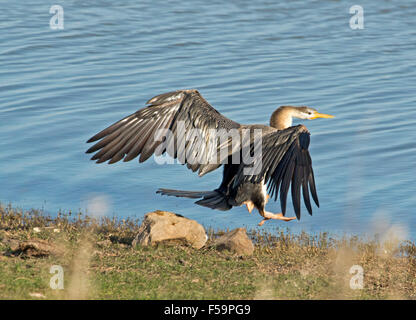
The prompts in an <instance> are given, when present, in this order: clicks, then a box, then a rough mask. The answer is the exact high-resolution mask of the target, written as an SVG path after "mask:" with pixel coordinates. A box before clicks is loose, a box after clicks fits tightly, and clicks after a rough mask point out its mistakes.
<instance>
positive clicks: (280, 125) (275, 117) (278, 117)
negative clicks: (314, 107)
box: [270, 107, 292, 130]
mask: <svg viewBox="0 0 416 320" xmlns="http://www.w3.org/2000/svg"><path fill="white" fill-rule="evenodd" d="M270 126H271V127H273V128H276V129H278V130H283V129H286V128H289V127H291V126H292V110H291V109H290V108H289V107H280V108H278V109H277V110H275V111H274V112H273V114H272V116H271V117H270Z"/></svg>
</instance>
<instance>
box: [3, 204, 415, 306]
mask: <svg viewBox="0 0 416 320" xmlns="http://www.w3.org/2000/svg"><path fill="white" fill-rule="evenodd" d="M137 230H138V221H131V220H115V219H101V220H99V221H98V220H95V219H91V218H88V217H86V216H83V215H79V214H77V215H75V216H74V215H60V214H58V216H57V217H56V218H48V217H45V216H43V215H42V214H40V213H39V212H37V211H35V210H32V211H30V212H22V211H21V210H15V209H13V208H11V207H0V299H415V298H416V246H415V244H414V243H411V242H397V241H395V240H394V239H391V240H390V241H387V242H383V243H380V242H379V241H376V240H362V239H358V238H354V237H351V238H342V239H335V238H331V237H330V236H328V235H327V234H320V235H317V236H312V235H308V234H306V233H302V234H299V235H294V234H291V233H289V232H285V231H281V232H277V233H276V234H274V235H271V234H267V233H259V232H258V231H248V233H249V235H250V237H251V238H252V239H253V241H254V243H255V246H256V249H255V252H254V254H253V255H252V256H249V257H243V256H237V255H234V254H232V253H230V252H218V251H216V250H214V249H205V248H203V249H200V250H196V249H193V248H189V247H173V246H164V245H159V246H157V247H140V246H138V247H136V248H133V247H131V245H130V243H131V241H132V239H133V238H134V236H135V234H136V232H137ZM220 233H221V231H215V232H214V231H213V230H209V238H210V239H209V241H212V239H213V238H215V237H216V236H217V235H218V234H220ZM29 240H30V241H33V242H35V243H40V244H41V245H46V246H47V247H46V249H45V250H44V252H43V251H42V250H40V251H39V250H38V251H36V250H34V249H30V246H29V249H27V250H24V246H22V244H24V243H28V242H27V241H29ZM48 250H49V252H48ZM53 265H59V266H62V268H63V271H64V289H63V290H59V289H57V290H53V289H51V288H50V279H51V277H52V276H53V275H54V274H51V273H50V268H51V266H53ZM353 265H359V266H361V267H362V269H363V271H364V278H363V285H364V287H363V289H361V290H360V289H358V290H352V289H351V288H350V279H351V277H352V275H351V274H350V273H349V271H350V268H351V267H352V266H353Z"/></svg>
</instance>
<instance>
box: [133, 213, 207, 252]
mask: <svg viewBox="0 0 416 320" xmlns="http://www.w3.org/2000/svg"><path fill="white" fill-rule="evenodd" d="M207 238H208V237H207V235H206V233H205V229H204V227H203V226H202V225H200V224H199V223H198V222H196V221H195V220H191V219H188V218H185V217H183V216H181V215H179V214H175V213H172V212H168V211H160V210H156V211H154V212H149V213H147V214H146V215H145V218H144V220H143V223H142V224H141V226H140V228H139V233H138V234H137V235H136V237H135V238H134V240H133V243H132V245H133V246H136V245H137V244H140V245H154V244H157V243H162V242H163V243H175V244H176V243H177V244H184V245H190V246H192V247H194V248H196V249H200V248H202V247H203V246H204V244H205V242H206V241H207Z"/></svg>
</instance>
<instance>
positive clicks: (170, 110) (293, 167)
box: [87, 90, 332, 224]
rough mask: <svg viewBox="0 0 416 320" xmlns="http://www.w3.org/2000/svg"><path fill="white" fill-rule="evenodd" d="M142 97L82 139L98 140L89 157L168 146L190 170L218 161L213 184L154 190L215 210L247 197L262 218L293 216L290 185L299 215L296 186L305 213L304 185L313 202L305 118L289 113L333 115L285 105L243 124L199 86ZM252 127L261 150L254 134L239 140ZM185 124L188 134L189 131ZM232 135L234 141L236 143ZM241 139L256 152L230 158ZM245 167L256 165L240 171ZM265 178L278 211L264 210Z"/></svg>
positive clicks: (204, 169) (239, 151)
mask: <svg viewBox="0 0 416 320" xmlns="http://www.w3.org/2000/svg"><path fill="white" fill-rule="evenodd" d="M147 104H149V106H147V107H145V108H143V109H140V110H138V111H137V112H135V113H133V114H131V115H130V116H127V117H125V118H124V119H122V120H120V121H118V122H116V123H114V124H113V125H111V126H109V127H108V128H106V129H104V130H103V131H101V132H99V133H97V134H96V135H95V136H93V137H92V138H91V139H89V140H88V142H95V141H98V140H100V141H98V142H97V143H96V144H94V145H93V146H92V147H91V148H89V149H88V150H87V153H92V152H96V153H95V154H94V156H93V157H92V158H91V159H92V160H97V163H101V162H105V161H109V163H110V164H111V163H115V162H117V161H120V160H122V159H123V160H124V161H130V160H132V159H134V158H136V157H138V156H140V158H139V162H143V161H146V160H147V159H148V158H149V157H150V156H151V155H152V154H155V155H161V154H164V153H168V154H169V155H170V156H171V157H173V158H177V159H178V160H179V161H180V162H181V163H183V164H186V165H187V167H188V168H189V169H191V170H192V171H198V174H199V175H200V176H203V175H204V174H206V173H208V172H210V171H212V170H215V169H217V168H218V167H219V166H221V165H224V173H223V179H222V182H221V185H220V186H219V187H218V188H217V189H215V190H213V191H202V192H200V191H179V190H171V189H159V190H158V191H157V192H158V193H161V194H164V195H171V196H176V197H187V198H194V199H200V200H198V201H197V202H196V203H197V204H199V205H202V206H206V207H209V208H212V209H219V210H229V209H231V208H232V207H233V206H240V205H242V204H246V205H247V208H248V209H249V211H250V212H251V210H252V209H253V207H255V208H257V209H258V210H259V213H260V214H261V215H262V216H263V218H264V220H263V221H262V222H261V224H262V223H263V222H264V221H265V220H268V219H279V220H285V221H289V220H292V219H293V218H286V217H285V212H286V199H287V194H288V191H289V187H290V186H291V195H292V202H293V206H294V210H295V213H296V216H297V218H298V219H300V212H301V210H300V206H301V203H300V193H301V189H302V193H303V199H304V203H305V206H306V208H307V210H308V212H309V213H310V214H312V206H311V202H310V198H309V192H310V193H311V194H312V198H313V200H314V201H315V203H316V205H317V206H319V202H318V196H317V193H316V187H315V181H314V175H313V170H312V161H311V157H310V154H309V151H308V147H309V143H310V134H309V132H308V130H307V129H306V127H305V126H303V125H298V126H291V124H292V117H298V118H302V119H315V118H329V117H332V116H329V115H324V114H320V113H318V112H316V110H315V109H312V108H308V107H292V106H285V107H280V108H278V109H277V110H276V111H275V112H274V113H273V115H272V118H271V119H270V126H266V125H241V124H239V123H237V122H234V121H232V120H230V119H228V118H226V117H224V116H223V115H222V114H221V113H219V112H218V111H217V110H216V109H214V108H213V107H212V106H211V105H210V104H209V103H208V102H207V101H206V100H205V99H204V98H203V97H202V96H201V95H200V93H199V92H198V91H197V90H179V91H174V92H169V93H164V94H161V95H158V96H156V97H154V98H152V99H150V100H149V101H148V102H147ZM191 129H198V130H194V131H192V130H191ZM256 129H257V130H261V139H262V140H261V141H262V142H261V151H262V152H261V153H260V154H259V152H257V153H256V152H255V150H254V146H255V143H253V141H254V140H253V136H251V139H250V140H249V141H250V144H244V141H245V140H244V139H242V137H243V136H244V133H245V131H248V132H250V133H251V134H253V132H255V130H256ZM168 130H169V131H168ZM168 132H171V133H172V134H168ZM190 132H193V133H194V136H192V135H191V136H190ZM218 132H219V133H220V134H218ZM229 133H233V134H237V135H238V137H239V138H241V139H233V136H232V135H231V134H230V135H229V136H228V135H227V134H229ZM234 137H235V135H234ZM218 140H220V142H221V143H219V142H218ZM236 140H238V143H234V142H235V141H236ZM240 140H241V141H240ZM244 147H248V150H249V151H251V153H250V154H251V155H253V154H254V158H253V162H252V163H248V164H245V163H244V162H243V161H240V162H239V163H232V159H233V157H235V156H237V155H238V156H240V158H241V157H242V156H243V151H244V150H245V148H244ZM212 157H215V159H216V160H217V161H216V162H215V163H212V161H211V160H212ZM250 168H251V169H252V170H255V173H253V172H252V173H251V174H247V173H246V172H245V171H247V170H249V169H250ZM256 169H257V170H256ZM266 185H268V191H269V192H270V194H271V196H272V197H274V199H275V200H277V197H278V195H279V193H280V203H281V208H282V213H281V214H272V213H270V212H267V211H265V205H266V203H267V201H268V195H267V193H266V187H265V186H266Z"/></svg>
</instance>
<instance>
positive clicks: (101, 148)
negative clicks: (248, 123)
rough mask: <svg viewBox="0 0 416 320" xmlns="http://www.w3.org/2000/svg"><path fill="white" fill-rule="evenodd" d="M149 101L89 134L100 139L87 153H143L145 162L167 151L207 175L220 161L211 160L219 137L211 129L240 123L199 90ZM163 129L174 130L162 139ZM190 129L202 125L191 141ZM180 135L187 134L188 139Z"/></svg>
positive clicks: (102, 157) (101, 156)
mask: <svg viewBox="0 0 416 320" xmlns="http://www.w3.org/2000/svg"><path fill="white" fill-rule="evenodd" d="M147 104H149V106H147V107H145V108H143V109H140V110H138V111H136V112H135V113H133V114H131V115H129V116H127V117H125V118H123V119H121V120H119V121H117V122H116V123H114V124H112V125H111V126H109V127H108V128H106V129H104V130H102V131H100V132H99V133H97V134H96V135H94V136H93V137H92V138H90V139H89V140H88V141H87V142H96V141H98V142H96V143H95V144H94V145H93V146H92V147H91V148H89V149H88V150H87V153H94V152H96V153H95V154H94V155H93V156H92V158H91V159H92V160H97V163H101V162H105V161H109V162H108V163H109V164H112V163H115V162H117V161H120V160H122V159H123V160H124V161H130V160H133V159H134V158H136V157H138V156H139V155H140V158H139V162H143V161H146V160H147V159H148V158H149V157H151V156H152V155H153V154H154V153H155V152H156V153H158V155H160V154H162V153H164V152H167V153H168V154H169V155H170V156H172V157H174V158H179V161H180V162H181V163H183V164H187V167H188V168H190V169H191V170H192V171H197V170H199V175H204V174H206V173H208V172H210V171H212V170H215V169H216V168H218V167H219V166H220V165H221V163H219V164H215V165H213V164H209V163H208V159H211V156H212V155H211V154H210V153H212V152H216V151H217V146H216V145H214V144H216V143H217V140H216V139H212V137H211V136H212V133H211V130H210V129H226V130H230V129H238V128H240V124H238V123H237V122H234V121H232V120H230V119H228V118H226V117H224V116H223V115H222V114H221V113H219V112H218V111H217V110H216V109H214V108H213V107H212V106H211V105H210V104H209V103H208V102H207V101H206V100H205V99H204V98H203V97H202V96H201V94H200V93H199V92H198V91H197V90H178V91H173V92H167V93H163V94H160V95H158V96H155V97H153V98H152V99H150V100H149V101H148V102H147ZM180 121H182V123H181V125H180V126H179V122H180ZM160 129H162V130H170V131H171V134H170V135H168V136H166V138H164V139H160V138H161V137H160V136H159V133H160V131H159V130H160ZM191 129H199V134H198V138H195V139H193V140H191V141H189V140H186V138H188V139H189V138H192V137H191V136H190V135H191V131H192V130H191ZM177 137H179V138H178V139H179V141H177V140H178V139H177ZM180 137H184V139H185V141H183V139H182V140H181V139H180ZM198 141H199V142H198ZM162 143H163V145H162V146H161V148H160V149H158V146H160V145H161V144H162ZM201 143H202V144H201ZM188 157H189V159H192V160H193V161H192V163H188V161H187V159H188Z"/></svg>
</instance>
